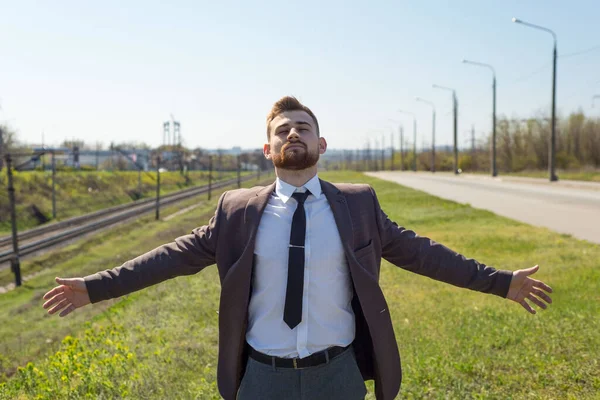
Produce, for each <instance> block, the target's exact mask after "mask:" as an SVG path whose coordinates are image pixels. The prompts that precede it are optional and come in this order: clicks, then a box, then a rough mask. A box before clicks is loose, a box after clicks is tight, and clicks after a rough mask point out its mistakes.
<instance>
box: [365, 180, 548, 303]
mask: <svg viewBox="0 0 600 400" xmlns="http://www.w3.org/2000/svg"><path fill="white" fill-rule="evenodd" d="M372 194H373V199H374V204H375V215H376V218H377V224H378V229H379V236H380V239H381V247H382V257H383V258H385V259H386V260H388V261H389V262H391V263H392V264H394V265H397V266H399V267H401V268H403V269H406V270H409V271H412V272H415V273H417V274H420V275H424V276H428V277H430V278H432V279H435V280H439V281H442V282H446V283H450V284H452V285H455V286H458V287H462V288H468V289H471V290H476V291H479V292H484V293H491V294H495V295H497V296H501V297H506V298H508V299H510V300H513V301H515V302H517V303H519V304H521V305H522V306H523V307H524V308H525V309H526V310H527V311H529V312H531V313H534V314H535V311H534V310H533V309H532V308H531V306H530V305H529V304H528V303H527V302H526V301H525V299H528V300H529V301H531V302H533V303H534V304H536V305H538V306H539V307H541V308H544V309H545V308H546V304H545V303H544V301H545V302H546V303H551V302H552V300H551V299H550V297H549V296H548V295H547V294H546V293H544V292H543V291H544V290H545V291H547V292H549V293H551V292H552V289H551V288H550V287H549V286H548V285H546V284H545V283H543V282H541V281H537V280H534V279H532V278H529V275H531V274H533V273H535V272H536V271H537V270H538V267H537V266H535V267H533V268H529V269H524V270H518V271H514V272H511V271H506V270H497V269H495V268H493V267H490V266H487V265H485V264H482V263H480V262H478V261H476V260H473V259H468V258H466V257H464V256H463V255H461V254H459V253H457V252H455V251H453V250H451V249H449V248H447V247H446V246H443V245H442V244H440V243H436V242H435V241H433V240H431V239H429V238H427V237H422V236H419V235H417V234H416V233H415V232H413V231H411V230H408V229H405V228H403V227H401V226H398V225H397V224H396V223H395V222H392V221H391V220H390V219H389V218H388V217H387V215H386V214H385V213H384V212H383V211H382V210H381V207H380V206H379V201H378V200H377V196H376V194H375V191H373V192H372Z"/></svg>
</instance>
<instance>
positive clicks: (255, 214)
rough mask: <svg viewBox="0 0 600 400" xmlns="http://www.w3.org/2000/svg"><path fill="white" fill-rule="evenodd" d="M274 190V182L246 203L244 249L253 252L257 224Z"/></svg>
mask: <svg viewBox="0 0 600 400" xmlns="http://www.w3.org/2000/svg"><path fill="white" fill-rule="evenodd" d="M274 190H275V182H273V183H272V184H270V185H269V186H265V187H264V188H263V189H261V190H259V191H258V192H257V193H256V195H255V196H252V197H251V198H250V199H249V200H248V203H246V209H245V210H244V230H245V234H246V235H245V237H246V248H245V249H244V252H245V251H246V250H248V249H251V250H252V251H254V242H255V241H256V231H257V230H258V224H259V223H260V218H261V217H262V214H263V212H264V211H265V207H266V206H267V203H268V202H269V196H270V195H271V193H273V191H274Z"/></svg>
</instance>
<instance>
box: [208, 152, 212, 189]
mask: <svg viewBox="0 0 600 400" xmlns="http://www.w3.org/2000/svg"><path fill="white" fill-rule="evenodd" d="M212 170H213V156H212V155H210V156H208V200H210V197H211V191H212Z"/></svg>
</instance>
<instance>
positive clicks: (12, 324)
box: [0, 173, 600, 399]
mask: <svg viewBox="0 0 600 400" xmlns="http://www.w3.org/2000/svg"><path fill="white" fill-rule="evenodd" d="M321 177H322V178H324V179H327V180H331V181H337V182H344V181H345V182H368V183H370V184H372V185H373V187H374V188H375V189H376V191H377V193H378V196H379V200H380V203H381V205H382V207H383V208H384V210H385V211H386V212H387V213H388V215H389V216H390V217H391V218H392V219H393V220H395V221H397V222H398V223H399V224H400V225H404V226H406V227H409V228H411V229H414V230H416V231H417V232H419V233H420V234H422V235H426V236H429V237H431V238H433V239H434V240H437V241H439V242H442V243H444V244H446V245H448V246H449V247H451V248H453V249H455V250H457V251H460V252H462V253H463V254H465V255H467V256H469V257H473V258H476V259H478V260H480V261H482V262H485V263H489V264H491V265H494V266H496V267H498V268H503V269H511V270H514V269H518V268H525V267H529V266H532V265H535V264H539V265H540V266H541V269H540V272H539V273H538V274H537V275H536V277H538V278H539V279H542V280H544V281H545V282H547V283H548V284H550V285H551V286H552V287H553V289H554V294H553V296H552V297H553V300H554V303H553V304H552V305H551V307H550V308H549V309H548V310H546V311H544V312H540V313H538V314H537V315H535V316H532V315H530V314H528V313H527V312H525V311H524V310H523V309H522V308H521V307H520V306H519V305H517V304H515V303H512V302H509V301H507V300H504V299H501V298H498V297H496V296H490V295H484V294H480V293H476V292H470V291H468V290H464V289H458V288H455V287H452V286H449V285H445V284H442V283H439V282H435V281H433V280H430V279H428V278H424V277H421V276H417V275H415V274H411V273H409V272H406V271H403V270H401V269H399V268H396V267H394V266H391V265H389V264H388V263H384V264H385V265H383V266H382V275H381V285H382V287H383V290H384V292H385V294H386V298H387V300H388V303H389V306H390V310H391V313H392V320H393V322H394V328H395V332H396V337H397V341H398V345H399V347H400V353H401V356H402V360H403V371H404V379H403V384H402V390H401V394H402V396H401V397H402V398H408V399H593V398H598V396H597V393H598V392H600V365H599V363H598V354H599V349H600V333H599V332H600V323H599V320H598V316H599V315H600V297H599V294H598V293H600V287H599V286H600V285H599V283H598V282H599V278H600V276H599V275H600V272H599V271H598V269H597V260H598V259H600V246H598V245H594V244H590V243H587V242H585V241H580V240H576V239H574V238H572V237H569V236H568V235H561V234H557V233H553V232H551V231H549V230H546V229H542V228H535V227H531V226H528V225H525V224H521V223H517V222H514V221H511V220H509V219H506V218H502V217H498V216H495V215H494V214H492V213H490V212H486V211H481V210H475V209H472V208H469V207H468V206H463V205H459V204H456V203H452V202H449V201H444V200H440V199H437V198H434V197H432V196H429V195H426V194H424V193H422V192H418V191H414V190H411V189H407V188H404V187H401V186H398V185H395V184H393V183H389V182H385V181H381V180H377V179H374V178H369V177H365V176H363V175H360V174H356V173H322V174H321ZM214 204H215V202H214V201H212V202H206V204H204V205H203V206H202V207H199V208H197V209H195V210H193V211H192V212H190V213H188V214H184V215H181V216H179V217H176V218H174V219H173V220H171V221H168V222H164V221H159V222H153V221H151V220H148V221H145V222H144V223H142V222H139V223H136V224H133V225H132V226H130V227H129V229H128V228H127V227H121V228H119V230H118V231H117V232H114V233H113V234H108V235H106V236H105V237H104V239H103V240H102V241H100V242H95V243H93V244H92V245H87V246H86V245H85V244H78V245H75V246H74V247H72V248H71V249H70V250H67V249H64V250H62V251H71V252H72V253H71V254H70V256H69V257H68V258H67V259H61V260H60V261H58V262H56V263H55V264H54V265H52V266H48V269H46V270H44V272H42V273H40V275H39V276H37V277H36V278H33V279H32V280H30V281H28V282H26V284H25V285H24V287H23V288H20V289H18V290H15V291H12V292H9V293H7V294H4V295H1V296H0V310H1V311H2V312H1V313H0V337H2V342H1V344H0V371H2V372H1V373H2V374H4V377H3V378H0V381H2V380H5V381H6V382H5V386H0V398H7V399H8V398H11V399H12V398H22V399H25V398H35V397H36V396H38V397H39V398H62V397H68V396H67V394H69V393H70V398H85V396H86V395H88V396H89V397H90V398H115V397H127V398H183V399H194V398H199V399H211V398H215V399H216V398H219V397H218V392H217V389H216V383H215V379H216V360H217V340H218V336H217V327H218V323H217V318H218V315H217V313H216V310H217V309H218V301H219V289H220V288H219V283H218V276H217V272H216V268H214V267H211V268H208V269H207V270H205V271H203V272H201V273H200V274H197V275H194V276H190V277H180V278H177V279H174V280H171V281H167V282H164V283H162V284H160V285H157V286H154V287H151V288H147V289H145V290H143V291H140V292H137V293H134V294H131V295H128V296H125V297H124V298H122V299H116V300H111V301H107V302H103V303H100V304H96V305H94V306H91V307H86V308H84V309H81V310H77V311H76V312H75V313H74V314H73V315H70V316H69V317H67V318H64V319H59V318H57V317H56V316H53V317H50V316H47V315H46V314H45V312H44V310H42V308H41V304H42V300H41V296H42V295H43V294H44V293H45V292H46V291H47V290H48V289H49V288H51V287H52V286H53V285H54V283H53V277H54V276H56V275H62V276H83V275H86V274H89V273H92V272H95V271H97V270H101V269H105V268H111V267H113V266H115V265H118V264H120V263H122V262H123V261H125V260H128V259H130V258H132V257H134V256H136V255H138V254H140V253H142V252H144V251H146V250H149V249H151V248H153V247H154V246H156V245H159V244H161V243H164V242H166V241H169V240H171V239H172V238H174V237H176V236H177V235H180V234H183V233H186V232H188V231H190V230H191V229H192V228H193V227H195V226H197V225H200V224H203V223H205V222H206V221H207V219H208V217H209V216H210V215H211V214H212V211H213V208H214ZM77 246H81V247H77ZM76 249H79V250H76ZM28 362H29V363H28ZM17 366H21V368H19V369H18V370H17V372H16V373H15V370H16V368H17ZM8 375H10V378H9V377H8ZM369 387H370V394H369V397H368V398H369V399H373V398H374V397H373V394H372V386H369Z"/></svg>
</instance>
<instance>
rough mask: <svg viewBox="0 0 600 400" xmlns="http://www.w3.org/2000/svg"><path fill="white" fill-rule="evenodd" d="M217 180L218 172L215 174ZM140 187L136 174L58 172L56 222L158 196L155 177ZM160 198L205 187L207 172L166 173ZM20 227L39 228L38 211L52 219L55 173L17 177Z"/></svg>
mask: <svg viewBox="0 0 600 400" xmlns="http://www.w3.org/2000/svg"><path fill="white" fill-rule="evenodd" d="M244 174H245V173H244ZM213 176H214V177H215V178H218V177H219V173H218V172H213ZM234 176H235V172H223V173H222V176H221V178H222V179H228V178H232V177H234ZM141 177H142V179H141V186H138V172H137V171H113V172H109V171H100V172H96V171H78V172H75V171H66V172H63V171H58V172H57V173H56V182H55V188H56V218H57V220H63V219H67V218H70V217H75V216H78V215H82V214H85V213H89V212H93V211H96V210H100V209H102V208H106V207H111V206H116V205H119V204H125V203H129V202H131V201H133V200H136V199H143V198H148V197H153V196H155V195H156V180H155V177H156V173H155V172H153V171H151V172H147V173H142V175H141ZM160 182H161V194H167V193H171V192H174V191H177V190H181V189H185V188H187V187H192V186H198V185H206V184H207V183H208V173H207V172H206V171H190V172H189V176H188V178H186V177H185V176H183V175H181V174H180V173H179V172H163V173H161V176H160ZM6 187H7V175H6V172H5V171H3V172H2V174H0V236H2V235H8V234H10V229H11V225H10V224H11V222H10V208H9V201H8V194H7V193H8V192H7V191H6ZM14 187H15V203H16V213H17V221H18V224H17V227H18V230H19V231H22V230H25V229H29V228H33V227H36V226H38V225H39V224H40V222H39V221H38V220H37V219H36V218H35V217H34V214H33V213H32V211H31V208H32V206H35V207H37V208H38V209H39V210H40V211H41V213H42V214H43V215H44V216H45V217H46V218H47V219H48V220H51V219H52V173H51V172H50V171H45V172H41V171H33V172H32V171H28V172H15V173H14Z"/></svg>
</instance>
